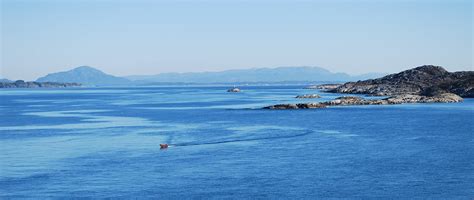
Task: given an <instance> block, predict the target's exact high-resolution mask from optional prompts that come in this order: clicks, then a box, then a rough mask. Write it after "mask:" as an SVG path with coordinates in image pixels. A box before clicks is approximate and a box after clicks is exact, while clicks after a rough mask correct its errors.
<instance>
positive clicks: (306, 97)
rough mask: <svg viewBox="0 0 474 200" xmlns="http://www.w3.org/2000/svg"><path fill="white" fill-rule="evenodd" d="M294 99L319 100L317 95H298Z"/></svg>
mask: <svg viewBox="0 0 474 200" xmlns="http://www.w3.org/2000/svg"><path fill="white" fill-rule="evenodd" d="M295 98H298V99H316V98H321V96H320V95H319V94H303V95H298V96H296V97H295Z"/></svg>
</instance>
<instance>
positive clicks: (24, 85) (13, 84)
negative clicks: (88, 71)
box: [0, 80, 81, 88]
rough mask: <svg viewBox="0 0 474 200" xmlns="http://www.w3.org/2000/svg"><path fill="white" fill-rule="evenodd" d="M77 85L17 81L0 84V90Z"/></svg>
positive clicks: (70, 84)
mask: <svg viewBox="0 0 474 200" xmlns="http://www.w3.org/2000/svg"><path fill="white" fill-rule="evenodd" d="M79 86H81V84H79V83H56V82H36V81H31V82H25V81H23V80H18V81H15V82H0V88H65V87H79Z"/></svg>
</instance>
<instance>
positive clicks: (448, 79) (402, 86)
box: [328, 65, 474, 98]
mask: <svg viewBox="0 0 474 200" xmlns="http://www.w3.org/2000/svg"><path fill="white" fill-rule="evenodd" d="M328 92H335V93H349V94H368V95H375V96H393V95H402V94H413V95H423V96H433V95H436V94H442V93H454V94H457V95H459V96H461V97H467V98H473V97H474V71H461V72H448V71H446V70H445V69H444V68H442V67H439V66H433V65H424V66H421V67H416V68H413V69H409V70H406V71H403V72H400V73H397V74H390V75H387V76H384V77H382V78H378V79H369V80H365V81H357V82H348V83H345V84H343V85H341V86H339V87H336V88H334V89H332V90H328Z"/></svg>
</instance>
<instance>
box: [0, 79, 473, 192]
mask: <svg viewBox="0 0 474 200" xmlns="http://www.w3.org/2000/svg"><path fill="white" fill-rule="evenodd" d="M226 89H227V88H226V87H137V88H74V89H34V90H31V89H6V90H1V91H0V98H1V105H0V112H1V116H0V198H1V199H9V198H35V199H37V198H159V199H165V198H172V199H189V198H192V199H208V198H217V199H222V198H231V199H241V198H245V199H248V198H251V199H255V198H257V199H288V198H290V199H314V198H364V199H366V198H390V199H392V198H402V199H408V198H426V199H438V198H439V199H452V198H460V199H470V198H473V197H474V140H473V139H474V137H473V136H474V133H473V126H474V125H473V119H474V116H473V115H474V99H465V101H464V102H463V103H454V104H405V105H389V106H349V107H333V108H326V109H314V110H262V109H258V108H261V107H263V106H267V105H272V104H276V103H289V102H302V101H324V100H328V99H332V98H335V97H337V96H341V95H339V94H328V93H320V92H319V93H320V94H321V95H322V96H323V98H322V99H317V100H315V99H309V100H299V99H295V98H294V97H295V96H296V95H298V94H308V93H318V91H316V90H304V89H301V86H259V87H257V86H255V87H250V86H248V87H243V88H242V89H243V92H242V93H227V92H225V91H226ZM160 143H169V144H171V145H172V146H171V147H169V148H168V149H165V150H160V148H159V144H160Z"/></svg>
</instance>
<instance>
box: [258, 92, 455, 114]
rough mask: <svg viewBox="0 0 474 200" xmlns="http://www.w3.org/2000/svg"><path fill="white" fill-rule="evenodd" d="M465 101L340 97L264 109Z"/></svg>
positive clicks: (448, 97)
mask: <svg viewBox="0 0 474 200" xmlns="http://www.w3.org/2000/svg"><path fill="white" fill-rule="evenodd" d="M462 101H463V99H462V98H461V97H460V96H458V95H456V94H452V93H444V94H440V95H436V96H432V97H427V96H421V95H411V94H405V95H397V96H392V97H387V98H384V99H364V98H362V97H356V96H344V97H338V98H336V99H334V100H331V101H325V102H317V103H298V104H277V105H272V106H267V107H264V108H263V109H275V110H286V109H312V108H326V107H328V106H351V105H394V104H404V103H456V102H462Z"/></svg>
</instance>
